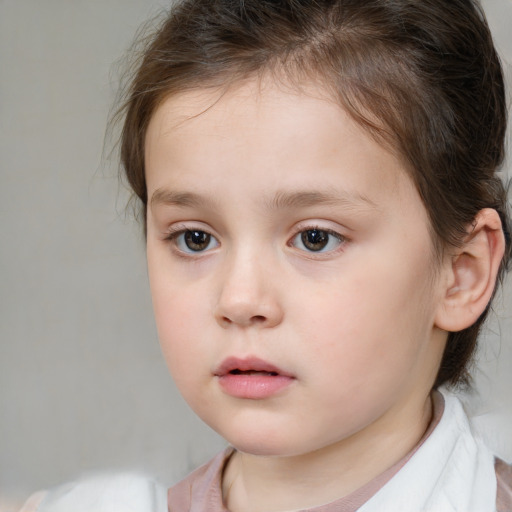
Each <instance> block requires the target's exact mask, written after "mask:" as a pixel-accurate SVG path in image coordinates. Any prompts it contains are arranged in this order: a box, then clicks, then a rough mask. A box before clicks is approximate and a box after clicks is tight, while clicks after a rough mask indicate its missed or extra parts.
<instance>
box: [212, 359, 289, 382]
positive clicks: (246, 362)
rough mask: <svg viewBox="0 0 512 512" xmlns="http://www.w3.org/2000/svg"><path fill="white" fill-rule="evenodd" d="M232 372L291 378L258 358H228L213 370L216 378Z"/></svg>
mask: <svg viewBox="0 0 512 512" xmlns="http://www.w3.org/2000/svg"><path fill="white" fill-rule="evenodd" d="M234 370H240V371H242V372H247V371H255V372H266V373H276V374H278V375H283V376H285V377H292V375H290V374H288V373H286V372H285V371H283V370H282V369H281V368H279V367H277V366H275V365H273V364H271V363H268V362H267V361H264V360H263V359H260V358H259V357H245V358H239V357H228V358H227V359H224V361H223V362H222V363H221V364H220V366H218V367H217V368H216V369H215V371H214V374H215V375H216V376H217V377H222V376H223V375H227V374H228V373H230V372H232V371H234Z"/></svg>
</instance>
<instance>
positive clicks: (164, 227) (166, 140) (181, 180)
mask: <svg viewBox="0 0 512 512" xmlns="http://www.w3.org/2000/svg"><path fill="white" fill-rule="evenodd" d="M146 169H147V185H148V197H149V202H148V212H147V213H148V215H147V218H148V221H147V222H148V225H147V227H148V230H147V257H148V265H149V277H150V284H151V291H152V296H153V303H154V308H155V315H156V321H157V326H158V332H159V336H160V341H161V344H162V350H163V353H164V355H165V358H166V360H167V363H168V365H169V368H170V370H171V372H172V375H173V376H174V379H175V381H176V384H177V386H178V387H179V389H180V391H181V392H182V393H183V395H184V397H185V399H186V400H187V401H188V402H189V404H190V406H191V407H192V408H193V409H194V411H195V412H196V413H197V414H198V415H199V416H200V417H201V418H202V419H203V420H204V421H205V422H206V423H208V424H209V425H210V426H211V427H212V428H214V429H215V430H216V431H218V432H219V433H220V434H221V435H222V436H224V437H225V438H226V439H227V440H228V441H229V442H230V443H232V444H233V445H234V446H235V447H237V448H238V449H239V450H241V451H245V452H249V453H253V454H266V455H283V456H284V455H297V454H305V453H310V452H312V451H314V450H318V449H320V448H323V447H329V446H333V445H336V444H339V443H347V442H349V440H353V439H355V438H357V437H358V436H359V437H361V436H363V437H364V435H365V433H368V432H370V431H371V432H373V433H374V434H378V433H379V432H384V431H386V430H387V429H390V428H392V429H395V430H397V429H403V430H404V431H405V429H408V428H409V427H410V425H411V422H418V421H419V418H420V417H421V416H422V414H425V407H427V405H426V404H427V397H428V395H429V391H430V388H431V386H432V384H433V381H434V378H435V375H436V372H437V368H438V365H439V362H440V358H441V355H442V350H443V347H444V343H445V333H444V332H442V331H440V330H439V329H437V328H436V325H435V323H436V311H438V309H439V308H440V307H441V301H442V298H443V297H444V294H445V290H444V289H443V285H442V282H443V279H442V275H443V272H442V271H439V272H436V271H435V267H434V264H433V255H432V253H433V249H432V244H431V238H430V235H429V228H428V220H427V214H426V211H425V208H424V206H423V204H422V202H421V200H420V198H419V196H418V194H417V192H416V190H415V188H414V186H413V184H412V182H411V180H410V179H409V177H408V176H407V174H406V171H405V169H404V165H403V164H402V163H401V161H400V160H399V159H398V158H397V157H396V156H394V155H393V154H391V153H390V152H388V151H387V150H386V149H384V148H383V147H381V146H380V145H378V144H377V143H376V142H375V141H374V140H373V139H371V138H370V137H369V136H368V135H367V134H366V133H365V132H364V131H363V130H362V129H361V128H360V127H359V126H358V125H357V124H356V123H355V122H354V121H353V120H352V119H351V118H350V117H349V116H348V115H346V113H345V112H344V111H343V110H341V109H340V108H339V107H338V106H337V105H336V104H334V103H333V102H332V101H330V100H329V99H327V98H326V97H325V95H324V96H322V94H321V91H320V90H315V89H314V88H311V89H309V92H308V93H307V94H306V93H304V92H302V93H298V92H293V91H290V90H285V89H284V87H283V86H280V87H278V86H276V85H272V84H259V83H256V82H254V83H246V84H244V85H241V86H240V87H239V88H237V89H236V90H231V91H230V92H228V93H227V94H225V95H224V96H222V97H221V98H220V99H219V94H218V91H216V92H212V91H196V92H187V93H183V94H181V95H177V96H173V97H171V98H169V99H167V100H166V101H165V102H164V103H163V104H162V105H161V106H160V107H159V108H158V110H157V111H156V112H155V114H154V116H153V118H152V120H151V123H150V125H149V129H148V133H147V138H146ZM441 270H442V269H441Z"/></svg>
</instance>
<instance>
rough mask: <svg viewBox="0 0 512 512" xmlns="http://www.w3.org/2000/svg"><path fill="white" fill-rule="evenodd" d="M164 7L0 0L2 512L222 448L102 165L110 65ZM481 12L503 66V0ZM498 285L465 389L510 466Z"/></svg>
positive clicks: (111, 166) (123, 0) (508, 49)
mask: <svg viewBox="0 0 512 512" xmlns="http://www.w3.org/2000/svg"><path fill="white" fill-rule="evenodd" d="M165 5H166V2H164V0H161V1H157V0H145V1H142V0H74V1H70V0H0V69H1V72H0V155H1V157H0V166H1V167H0V180H1V181H0V237H1V238H0V239H1V242H0V244H1V250H0V258H1V259H0V265H1V267H0V268H1V271H0V272H1V273H0V339H1V341H0V511H2V512H3V511H6V510H14V508H13V505H12V504H13V503H15V502H16V501H17V500H20V499H22V498H23V497H24V496H25V495H26V494H27V493H28V492H31V491H33V490H36V489H40V488H46V487H48V486H52V485H55V484H56V483H58V482H60V481H63V480H68V479H70V478H73V477H75V476H77V475H79V474H80V473H82V472H84V471H90V470H101V469H107V468H108V469H123V468H132V469H138V470H143V471H147V472H149V473H151V474H153V475H155V476H157V477H158V478H160V479H161V480H162V481H164V482H166V483H168V484H170V483H172V482H174V481H176V480H177V479H178V478H180V477H182V476H183V475H184V474H186V473H187V472H188V471H189V470H191V469H192V468H193V467H195V466H197V465H198V464H200V463H201V462H203V461H205V460H206V459H207V458H209V457H210V456H211V455H213V454H214V453H215V452H217V451H218V450H219V449H220V448H221V447H223V445H224V442H223V441H222V440H221V439H220V438H218V437H217V436H216V435H215V434H214V433H212V432H211V431H210V430H209V429H208V428H207V427H205V426H203V425H202V424H201V423H200V421H199V420H197V419H196V418H195V417H194V415H193V414H192V413H191V412H190V411H189V410H188V409H187V406H186V405H185V404H184V403H183V401H182V399H181V398H180V397H179V395H178V393H177V391H176V390H175V388H174V385H173V383H172V380H171V378H170V377H169V376H168V374H167V370H166V368H165V366H164V363H163V361H162V358H161V356H160V351H159V347H158V342H157V337H156V332H155V328H154V326H153V317H152V311H151V302H150V297H149V291H148V286H147V278H146V269H145V258H144V245H143V241H142V235H141V230H140V227H139V226H137V225H136V223H135V222H134V221H133V220H132V219H131V217H130V216H129V215H126V214H125V204H126V200H127V197H128V194H127V192H126V190H124V189H123V188H122V187H119V185H118V182H117V177H116V173H117V164H116V162H115V158H114V157H112V158H107V157H102V148H103V136H104V130H105V125H106V121H107V117H108V111H109V108H110V106H111V105H112V103H113V100H114V95H115V91H116V87H117V71H116V66H113V65H112V63H114V62H115V61H117V60H118V59H119V58H120V57H121V56H122V55H123V53H124V52H125V50H126V49H127V48H128V46H129V44H130V42H131V40H132V38H133V35H134V33H135V31H136V29H137V27H138V26H139V25H140V23H141V22H142V21H144V20H146V19H148V18H149V17H152V16H154V15H156V14H157V13H158V12H159V10H160V9H161V8H162V7H163V6H165ZM484 6H485V7H486V10H487V13H488V17H489V21H490V23H491V26H492V27H493V29H494V31H495V36H496V38H497V44H498V47H499V48H500V50H501V52H502V55H503V58H504V60H505V61H508V62H509V63H511V62H512V35H511V34H512V32H511V25H512V3H511V1H510V0H487V1H485V2H484ZM508 69H510V68H508ZM508 72H509V75H510V71H508ZM511 289H512V286H511V281H510V280H509V281H508V284H507V285H506V291H507V293H505V298H504V299H503V298H500V299H499V300H498V302H497V305H496V309H497V316H499V317H500V320H499V321H498V320H496V317H495V318H494V320H493V322H492V323H491V325H490V327H489V328H488V330H487V333H486V336H485V339H484V343H483V345H484V347H485V349H484V350H483V351H482V353H481V356H480V366H479V369H478V370H477V372H476V375H477V382H478V389H479V395H477V396H473V397H470V407H471V408H472V410H473V412H474V413H475V414H476V415H477V420H476V421H477V423H478V424H479V425H480V426H482V427H483V428H484V429H485V430H486V431H487V435H488V437H489V443H490V444H491V445H492V446H493V447H494V448H495V449H496V450H497V451H498V452H499V453H500V454H501V455H502V456H503V457H505V458H507V459H509V460H511V459H512V398H511V396H510V389H511V385H512V375H511V372H510V368H511V364H512V293H511ZM500 332H501V342H500ZM8 503H10V504H11V506H9V505H8Z"/></svg>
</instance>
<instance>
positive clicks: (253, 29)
mask: <svg viewBox="0 0 512 512" xmlns="http://www.w3.org/2000/svg"><path fill="white" fill-rule="evenodd" d="M138 55H139V57H138V60H137V61H136V65H135V68H134V71H133V73H132V75H131V79H130V81H129V83H128V85H127V87H126V89H125V93H124V94H125V96H124V99H123V103H122V106H121V108H120V110H119V113H120V115H121V116H122V118H123V129H122V135H121V141H120V151H121V163H122V167H123V171H124V174H125V177H126V178H127V180H128V182H129V184H130V186H131V188H132V190H133V192H134V194H135V195H136V196H137V197H138V198H139V199H140V201H141V203H142V204H141V206H142V214H143V218H144V219H146V207H147V201H148V197H147V189H146V179H145V168H144V143H145V135H146V130H147V127H148V124H149V121H150V119H151V117H152V115H153V113H154V112H155V109H156V108H157V107H158V106H159V104H160V103H161V102H162V101H163V100H164V99H166V98H167V97H169V96H171V95H173V94H178V93H181V92H184V91H189V90H193V89H202V88H209V87H212V88H221V89H222V88H227V87H229V86H231V85H232V84H236V83H238V82H240V81H242V80H244V79H249V78H252V77H255V76H261V75H262V74H263V73H272V74H274V75H275V76H276V77H280V79H286V80H288V81H289V82H291V83H292V84H296V85H297V86H298V87H300V84H301V83H308V82H309V83H311V82H312V81H313V82H314V83H316V84H319V85H321V86H322V87H324V88H325V90H326V91H328V92H329V94H330V95H331V96H332V97H333V98H334V99H335V100H336V101H337V102H338V103H339V104H340V105H341V106H342V108H344V109H345V110H346V111H347V112H348V113H349V114H350V115H351V116H352V117H353V119H355V121H357V122H358V123H359V124H360V125H362V126H363V127H364V128H365V129H366V130H367V131H368V133H369V134H371V136H373V137H375V138H376V139H377V140H378V141H379V142H380V143H382V144H383V145H387V146H388V147H389V148H391V149H392V150H394V151H395V152H396V154H397V155H399V156H400V157H401V158H402V159H403V161H404V163H405V166H406V168H407V171H408V172H409V174H410V177H411V178H412V180H413V182H414V184H415V186H416V188H417V190H418V192H419V194H420V197H421V199H422V201H423V203H424V205H425V208H426V210H427V212H428V216H429V219H430V229H431V233H432V240H433V247H434V253H435V255H436V256H438V257H440V256H442V255H443V254H445V251H447V250H450V248H454V247H457V246H460V245H461V244H462V243H463V242H464V239H465V238H466V237H467V235H468V232H469V231H470V230H471V226H472V223H473V221H474V219H475V217H476V215H477V213H478V212H479V211H480V210H481V209H483V208H494V209H495V210H496V211H497V212H498V213H499V215H500V218H501V221H502V225H503V230H504V233H505V239H506V251H505V256H504V258H503V261H502V264H501V267H500V271H499V280H501V279H502V278H503V275H504V273H505V271H506V268H507V264H508V262H509V261H510V257H511V237H510V217H509V214H508V209H507V198H506V190H505V186H504V184H503V181H502V180H501V179H500V177H499V175H498V174H497V171H498V170H499V168H500V166H501V165H502V162H503V159H504V139H505V131H506V124H507V110H506V101H505V90H504V80H503V73H502V68H501V64H500V60H499V58H498V56H497V53H496V50H495V48H494V45H493V41H492V37H491V34H490V31H489V28H488V26H487V22H486V20H485V16H484V14H483V12H482V10H481V8H480V6H479V5H478V4H477V3H476V2H475V1H473V0H182V1H178V2H175V4H174V6H173V8H172V9H171V10H170V12H169V13H167V14H166V16H165V17H164V19H163V20H162V21H161V22H160V24H159V25H158V27H157V28H156V30H155V31H154V32H153V33H152V35H151V36H149V37H148V36H146V37H145V39H144V41H143V43H142V49H141V48H140V47H139V54H138ZM489 308H490V305H489V306H488V307H487V309H486V310H485V312H484V313H483V314H482V315H481V316H480V318H479V319H478V321H477V322H476V323H475V324H474V325H472V326H470V327H468V328H467V329H464V330H463V331H460V332H452V333H449V336H448V341H447V346H446V350H445V353H444V356H443V359H442V363H441V366H440V369H439V373H438V376H437V379H436V382H435V387H437V386H439V385H441V384H444V383H447V384H451V385H464V384H468V383H469V381H470V373H469V370H468V369H469V368H470V365H471V362H472V359H473V355H474V352H475V349H476V345H477V336H478V333H479V331H480V329H481V326H482V323H483V321H484V320H485V318H486V316H487V314H488V311H489Z"/></svg>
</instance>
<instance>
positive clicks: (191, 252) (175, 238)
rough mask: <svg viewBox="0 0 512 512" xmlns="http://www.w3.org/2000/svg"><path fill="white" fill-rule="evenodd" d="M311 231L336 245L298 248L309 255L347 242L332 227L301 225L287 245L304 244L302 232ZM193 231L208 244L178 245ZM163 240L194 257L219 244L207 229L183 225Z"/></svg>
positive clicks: (186, 254) (330, 251) (326, 251)
mask: <svg viewBox="0 0 512 512" xmlns="http://www.w3.org/2000/svg"><path fill="white" fill-rule="evenodd" d="M313 231H317V232H320V233H325V234H327V235H328V240H327V242H326V246H328V245H329V244H330V243H331V240H330V239H331V238H334V239H335V240H336V241H337V246H336V247H335V248H332V249H329V250H323V249H324V248H323V247H322V248H321V249H320V250H318V251H314V250H308V249H299V250H301V251H303V252H305V253H307V254H309V255H312V256H314V255H319V256H320V255H323V254H326V253H336V252H338V251H339V250H340V247H341V246H344V245H345V244H346V243H347V242H348V240H347V238H346V237H345V236H343V235H341V234H340V233H338V232H336V231H334V230H332V229H325V228H321V227H319V226H301V227H300V229H298V230H297V231H296V232H295V234H294V235H293V236H292V237H291V238H290V240H289V241H288V243H287V245H288V246H289V247H295V245H294V241H295V240H297V239H298V238H299V237H300V238H301V243H302V244H303V245H304V243H305V242H304V234H305V233H307V232H313ZM194 232H196V233H203V234H205V235H206V236H207V237H208V244H207V246H206V248H204V249H201V250H198V251H194V250H193V249H190V248H189V247H187V249H188V250H187V249H185V248H183V247H180V246H179V245H180V244H179V240H178V239H179V237H180V236H182V235H185V234H186V233H194ZM165 241H168V242H170V243H172V244H173V245H174V248H175V251H176V253H177V254H178V255H180V256H181V257H184V258H190V257H194V255H197V256H199V255H201V254H203V253H205V252H207V251H209V250H211V249H213V248H215V247H218V246H219V245H220V243H219V241H218V240H217V238H216V237H215V236H214V235H212V234H211V233H209V232H208V231H206V230H204V229H201V228H195V227H185V226H177V227H176V228H175V229H173V230H172V231H171V232H170V233H168V234H167V236H166V237H165ZM212 241H215V242H216V245H215V246H214V247H210V245H211V242H212ZM296 248H297V247H296Z"/></svg>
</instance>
